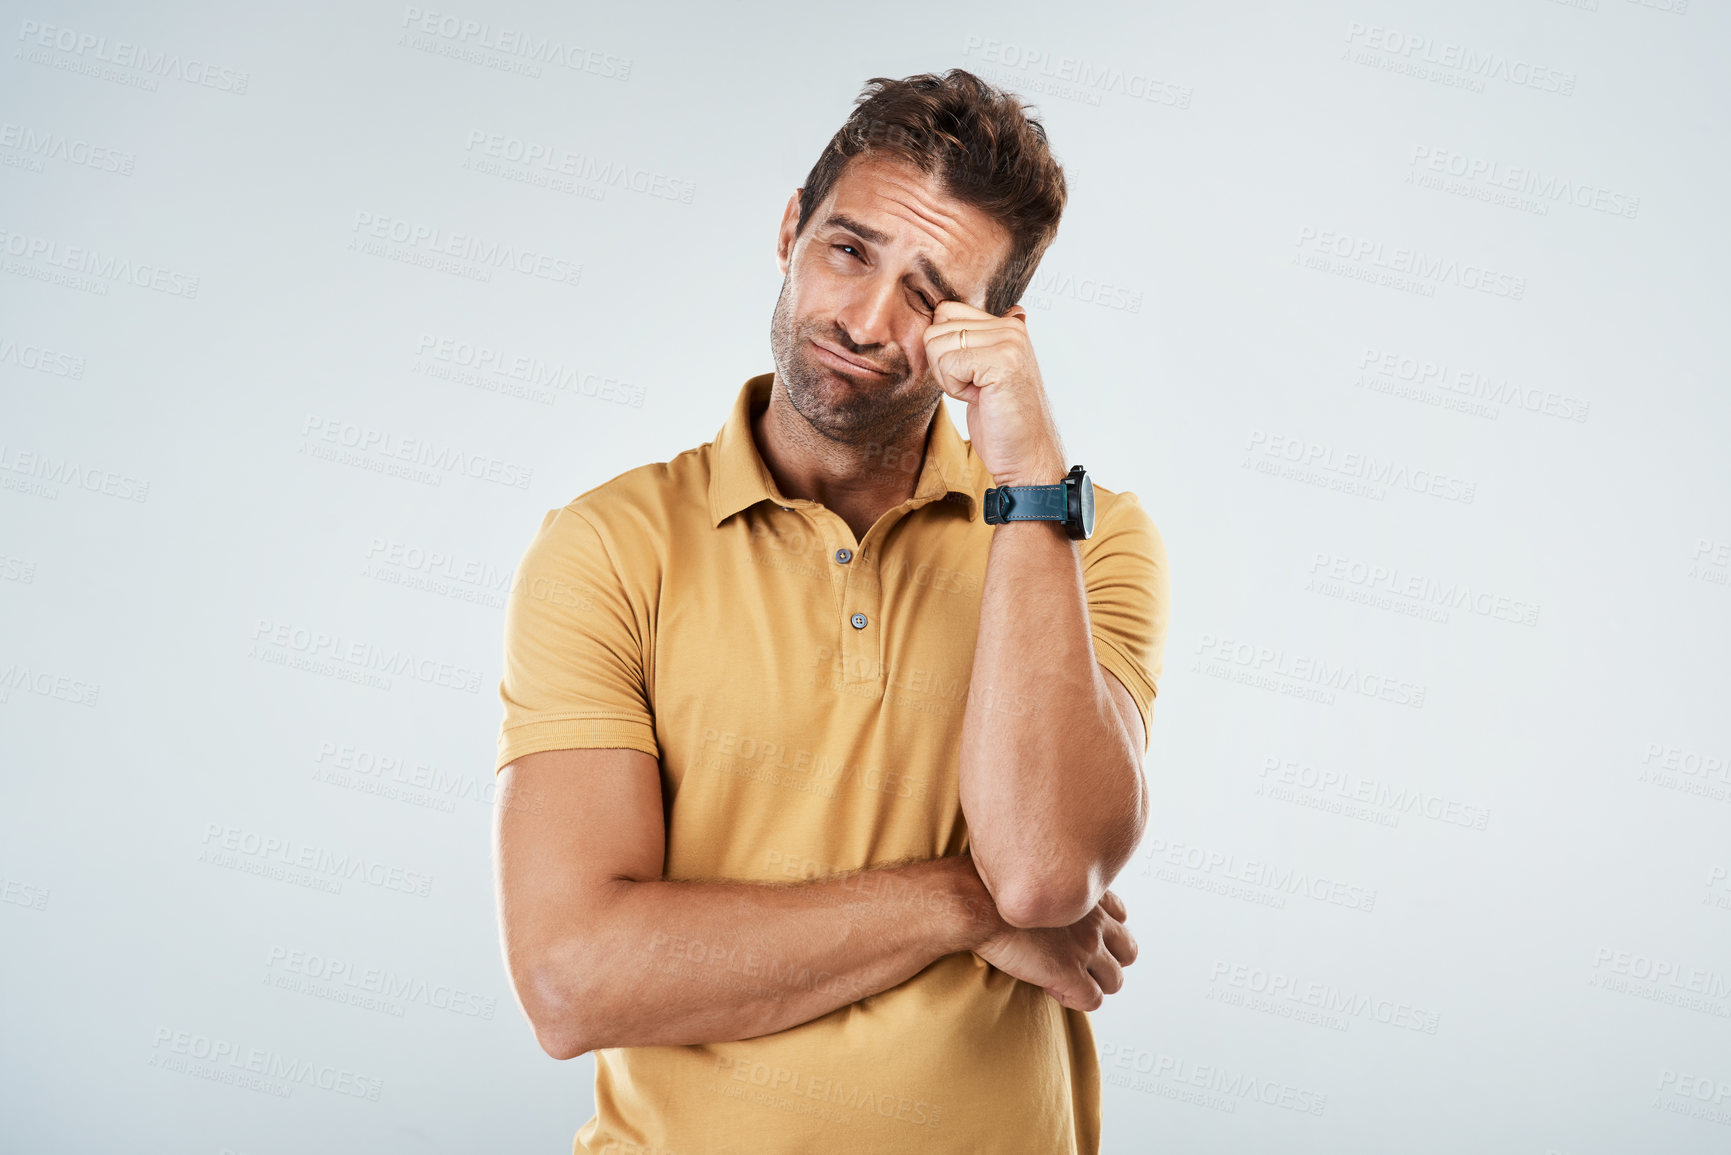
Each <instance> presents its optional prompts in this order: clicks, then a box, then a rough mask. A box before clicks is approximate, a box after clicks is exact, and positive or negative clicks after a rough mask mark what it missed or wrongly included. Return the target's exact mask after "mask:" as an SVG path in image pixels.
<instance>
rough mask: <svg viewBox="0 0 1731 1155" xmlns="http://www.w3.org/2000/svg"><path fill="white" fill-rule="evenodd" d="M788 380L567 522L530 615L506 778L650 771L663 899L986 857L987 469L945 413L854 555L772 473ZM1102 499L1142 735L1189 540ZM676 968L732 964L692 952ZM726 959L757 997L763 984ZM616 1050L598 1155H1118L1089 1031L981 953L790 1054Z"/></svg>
mask: <svg viewBox="0 0 1731 1155" xmlns="http://www.w3.org/2000/svg"><path fill="white" fill-rule="evenodd" d="M773 380H774V375H773V374H769V373H766V374H763V375H761V376H757V377H753V378H751V379H750V380H748V381H747V382H746V383H745V385H744V387H743V388H742V389H741V390H740V392H739V395H738V398H737V399H736V400H735V402H734V404H733V409H732V412H731V413H730V414H729V416H728V418H727V422H726V424H725V425H723V426H722V428H721V430H720V432H719V433H717V434H716V436H715V439H714V440H713V441H711V442H708V443H707V444H704V445H701V446H698V447H697V448H695V449H689V450H686V451H685V452H683V453H681V454H679V455H678V456H677V457H675V458H673V460H671V461H667V462H660V463H656V464H651V465H644V466H640V467H638V468H636V469H632V470H628V471H627V472H625V473H622V474H620V475H619V476H618V477H615V478H613V479H612V480H610V481H607V482H605V483H604V484H601V485H598V486H596V487H595V488H593V489H590V490H588V491H587V492H585V493H582V494H580V495H579V496H578V497H577V498H576V499H575V500H573V501H572V502H571V503H570V504H569V505H566V506H565V507H564V508H562V509H555V510H551V511H549V512H548V513H547V515H546V517H545V518H544V519H543V520H542V522H541V528H540V531H539V532H538V533H537V534H536V535H535V537H534V539H533V540H532V541H531V542H530V544H529V547H528V549H527V551H526V552H525V553H524V555H523V559H522V562H521V564H520V565H519V566H518V569H517V571H516V575H515V577H514V579H513V583H512V589H511V593H510V597H509V601H508V603H507V609H506V620H505V662H504V676H503V680H502V682H501V684H500V697H501V698H502V699H503V701H504V706H505V710H504V721H503V724H502V727H501V729H500V732H499V758H498V767H499V768H503V767H504V766H505V765H507V764H508V763H510V762H511V761H513V760H514V759H517V758H520V757H522V756H523V755H525V754H531V753H535V752H537V751H541V750H559V749H579V748H594V747H626V748H629V749H633V750H642V751H643V752H644V753H646V754H650V755H653V756H655V757H656V758H658V759H659V760H660V764H661V789H662V793H663V797H664V799H665V803H666V809H667V859H666V868H665V872H664V877H665V878H668V879H681V878H687V879H710V880H714V879H731V880H737V881H748V882H749V881H757V882H770V881H776V882H785V881H787V880H790V879H801V878H811V877H817V876H819V875H824V874H829V873H832V872H836V871H841V870H851V869H855V868H860V867H866V866H871V865H875V864H881V863H888V862H892V861H895V860H898V859H903V858H907V857H909V856H914V857H921V858H935V857H939V856H942V855H951V854H959V853H961V852H962V851H963V850H964V849H965V848H966V847H967V845H968V827H967V822H966V820H965V818H964V817H963V814H962V808H961V803H960V800H959V794H958V757H959V755H960V751H961V735H962V718H963V713H964V711H965V709H966V706H967V701H968V680H969V676H970V673H971V671H972V667H973V657H974V642H975V638H976V636H977V633H978V629H979V616H980V592H981V587H982V582H983V581H984V578H985V573H986V556H987V549H988V548H989V546H990V545H991V539H992V534H993V533H994V532H995V527H993V526H991V525H988V524H986V522H985V521H984V520H983V517H982V502H983V501H984V495H985V490H986V487H987V486H989V485H990V484H991V475H990V473H989V472H987V470H986V469H985V467H984V466H983V465H982V464H981V462H980V459H979V458H978V456H976V455H975V453H974V451H973V447H972V446H971V444H969V443H968V442H967V441H965V440H964V439H963V438H962V437H961V435H960V433H959V432H958V430H957V429H956V427H955V424H954V422H952V421H951V419H950V418H949V416H948V415H947V414H946V413H945V412H944V410H943V408H942V407H940V408H939V410H938V411H937V413H936V414H935V415H934V419H933V422H932V425H931V428H930V430H929V432H928V433H927V440H926V448H925V456H924V460H923V463H922V462H918V461H910V462H908V463H906V466H905V467H906V468H908V469H909V471H910V472H911V471H912V470H913V469H914V468H916V467H917V468H918V469H919V480H918V485H917V488H916V490H915V493H914V496H913V497H912V498H911V499H910V500H908V501H906V502H904V503H902V504H901V505H899V506H896V507H895V508H894V509H891V510H890V511H888V512H887V513H885V514H884V515H883V516H882V517H880V518H879V519H878V522H877V524H876V525H874V526H872V527H871V529H870V530H869V531H868V532H867V533H866V536H865V540H864V541H858V542H856V541H855V540H854V536H853V533H852V531H851V530H849V529H848V527H847V524H846V523H845V522H844V521H843V520H842V519H841V517H840V516H839V515H838V514H836V513H834V512H833V511H831V510H829V509H827V508H825V507H824V506H823V505H821V504H820V503H818V502H815V501H806V500H796V499H791V498H786V497H783V496H782V495H781V494H780V493H779V492H778V491H777V490H776V487H775V484H774V481H773V480H772V478H771V477H770V474H769V472H768V470H767V469H766V468H765V467H764V464H763V459H762V457H761V456H760V454H759V453H758V450H757V445H756V442H755V441H754V440H753V437H752V429H751V415H752V413H754V412H756V411H759V410H761V409H762V408H763V407H764V406H765V405H766V404H767V403H768V400H769V394H770V387H771V384H772V382H773ZM897 464H898V463H896V462H887V463H886V467H889V468H894V467H896V465H897ZM1095 502H1096V505H1095V530H1094V536H1093V537H1092V538H1091V539H1089V540H1088V541H1086V542H1083V543H1082V544H1081V556H1082V569H1083V574H1084V579H1085V584H1086V586H1087V596H1088V613H1089V620H1090V622H1091V627H1092V631H1093V637H1094V646H1095V652H1096V653H1097V655H1098V657H1099V660H1100V663H1101V665H1102V666H1104V667H1105V668H1106V669H1107V670H1109V671H1111V673H1112V674H1114V675H1116V676H1117V678H1118V680H1119V681H1121V682H1123V683H1124V685H1125V686H1126V687H1127V688H1128V689H1129V691H1130V694H1131V695H1132V697H1134V698H1135V700H1136V704H1137V706H1138V708H1139V709H1140V710H1141V711H1142V720H1143V723H1144V724H1145V725H1146V724H1147V723H1148V722H1149V721H1150V714H1151V711H1152V708H1153V703H1154V694H1155V684H1156V682H1157V681H1158V680H1159V677H1160V672H1161V661H1162V653H1163V650H1164V645H1165V637H1166V617H1167V600H1168V583H1167V571H1166V549H1165V544H1164V542H1163V541H1162V539H1161V537H1160V534H1159V532H1158V530H1156V528H1155V526H1154V523H1153V521H1152V520H1151V519H1150V518H1149V516H1148V514H1147V512H1146V511H1145V510H1144V509H1143V508H1142V505H1141V504H1140V503H1139V502H1138V501H1137V499H1136V497H1135V495H1134V494H1132V493H1128V492H1124V493H1114V492H1112V491H1110V490H1108V489H1104V488H1102V487H1100V486H1099V485H1096V486H1095ZM1010 532H1015V531H1014V530H1011V531H1010ZM1035 620H1036V619H1035V618H1033V617H1030V618H1029V619H1028V621H1029V622H1030V623H1033V622H1034V621H1035ZM1029 628H1037V625H1033V624H1030V626H1029ZM994 705H995V706H996V707H997V708H1000V709H1007V710H1014V709H1016V708H1017V704H1016V703H1014V702H999V703H994ZM657 947H658V949H663V950H667V951H670V952H678V953H680V954H681V956H682V957H708V947H707V944H699V943H692V942H687V941H685V940H684V939H683V938H681V937H680V936H678V935H671V936H670V937H669V938H668V940H667V941H665V942H662V943H659V944H657ZM699 951H703V952H705V954H704V955H702V956H699V955H698V954H697V952H699ZM724 965H725V966H730V967H733V968H734V969H736V970H738V971H739V974H738V975H736V976H732V977H733V978H735V979H737V980H738V982H739V983H740V984H741V985H747V984H749V983H751V982H753V981H755V977H754V974H753V972H752V966H753V963H752V961H751V960H749V959H740V960H737V961H728V962H726V963H725V964H724ZM721 989H725V987H720V988H718V990H721ZM594 1054H595V1114H594V1116H593V1117H592V1118H590V1119H589V1120H588V1122H586V1123H585V1124H584V1125H583V1126H582V1127H581V1129H580V1130H579V1131H578V1132H577V1136H576V1141H575V1144H574V1146H573V1150H574V1151H575V1152H579V1153H581V1152H597V1153H599V1152H613V1153H615V1155H623V1153H639V1155H643V1153H653V1155H704V1153H720V1152H727V1153H730V1155H783V1153H785V1155H814V1153H822V1155H839V1153H843V1152H849V1153H852V1152H857V1153H861V1155H864V1153H868V1152H869V1153H871V1155H884V1153H894V1152H909V1153H916V1152H917V1153H919V1155H927V1153H929V1152H939V1151H941V1152H963V1151H969V1152H972V1151H979V1152H992V1153H994V1155H1018V1153H1023V1152H1025V1153H1027V1155H1055V1153H1068V1152H1074V1153H1077V1155H1093V1153H1094V1152H1096V1151H1097V1150H1098V1149H1099V1140H1100V1068H1099V1062H1098V1058H1097V1054H1096V1050H1095V1044H1094V1036H1093V1032H1092V1030H1091V1028H1090V1025H1089V1019H1088V1015H1087V1014H1086V1013H1083V1012H1080V1011H1073V1010H1068V1009H1066V1008H1064V1007H1062V1006H1060V1005H1059V1004H1058V1003H1057V1002H1056V1001H1054V1000H1053V999H1052V998H1051V997H1050V996H1048V995H1047V994H1046V993H1045V992H1044V991H1042V990H1041V989H1040V988H1039V987H1036V986H1032V985H1030V984H1028V983H1024V982H1021V981H1020V980H1018V979H1014V978H1011V977H1010V976H1009V975H1008V974H1006V973H1004V972H1003V971H1000V970H998V969H996V968H995V967H992V966H990V965H988V964H987V963H986V962H985V961H984V960H982V959H981V958H980V957H979V956H978V955H976V954H974V953H973V952H972V951H963V952H960V953H957V954H952V955H949V956H947V957H945V958H941V959H938V960H937V961H936V962H933V963H932V964H931V965H930V966H927V967H926V968H925V969H924V970H922V971H920V972H919V973H918V974H916V975H914V976H913V977H912V978H910V979H908V980H907V981H905V982H903V983H901V984H900V985H898V986H895V987H892V988H890V989H889V990H886V991H883V992H881V993H880V994H877V995H874V996H871V997H869V998H865V999H862V1000H860V1001H858V1002H855V1003H852V1004H849V1005H847V1006H843V1007H839V1008H837V1009H836V1010H834V1011H832V1012H830V1013H829V1014H826V1015H823V1016H821V1017H819V1018H816V1019H813V1020H811V1021H810V1022H807V1023H803V1024H801V1025H799V1026H796V1027H792V1028H789V1029H787V1030H784V1031H780V1032H777V1033H775V1034H772V1035H766V1036H762V1037H759V1038H755V1039H747V1040H740V1041H730V1042H716V1043H708V1044H704V1045H699V1046H653V1047H617V1048H608V1049H601V1050H597V1051H595V1052H594Z"/></svg>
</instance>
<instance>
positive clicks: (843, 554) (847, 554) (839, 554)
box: [835, 549, 853, 565]
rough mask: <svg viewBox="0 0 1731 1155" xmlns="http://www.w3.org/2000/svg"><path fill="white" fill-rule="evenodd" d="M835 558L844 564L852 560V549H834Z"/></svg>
mask: <svg viewBox="0 0 1731 1155" xmlns="http://www.w3.org/2000/svg"><path fill="white" fill-rule="evenodd" d="M835 560H836V561H838V562H840V563H841V564H842V565H846V564H847V563H848V562H850V561H852V560H853V550H851V549H838V550H836V551H835Z"/></svg>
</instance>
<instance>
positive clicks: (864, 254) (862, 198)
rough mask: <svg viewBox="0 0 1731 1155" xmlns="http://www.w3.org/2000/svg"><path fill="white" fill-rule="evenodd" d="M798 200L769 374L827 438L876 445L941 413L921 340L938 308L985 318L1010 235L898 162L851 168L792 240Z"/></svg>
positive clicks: (785, 246)
mask: <svg viewBox="0 0 1731 1155" xmlns="http://www.w3.org/2000/svg"><path fill="white" fill-rule="evenodd" d="M799 196H800V194H799V193H797V192H796V193H795V194H794V196H793V199H791V200H790V201H789V202H788V205H787V210H786V212H785V213H784V214H783V217H782V225H781V233H780V236H779V238H778V243H777V250H776V262H777V264H778V265H779V266H780V267H781V271H782V273H783V274H784V279H783V280H782V284H781V296H780V297H778V298H777V299H776V302H775V314H774V316H773V317H772V319H771V321H770V347H771V349H772V350H773V351H774V354H775V368H776V373H777V375H778V376H779V377H780V378H781V380H782V382H783V383H784V384H785V386H786V387H787V392H788V397H789V398H790V399H791V400H792V402H793V406H794V408H795V409H796V410H797V411H798V412H799V414H800V415H801V416H802V417H804V418H805V419H806V420H807V421H808V422H810V423H811V425H812V426H813V427H814V428H815V429H817V431H818V432H820V433H822V434H823V435H824V436H826V437H828V438H830V439H831V440H834V441H841V442H846V443H848V444H852V445H865V444H870V443H873V442H878V443H882V442H884V441H885V440H887V439H888V438H891V437H894V436H896V435H898V434H899V433H900V432H901V431H902V430H904V429H905V427H906V425H907V424H908V423H909V422H912V421H917V420H919V419H920V418H921V417H922V416H924V415H927V414H929V413H930V412H931V410H932V407H933V406H934V405H935V404H937V398H938V397H939V395H940V394H941V393H942V392H943V390H942V388H941V387H940V386H939V385H938V383H937V380H936V378H935V377H933V376H932V373H931V370H930V367H929V366H928V365H927V364H926V355H925V341H924V339H923V338H924V335H925V331H926V328H927V327H928V326H929V325H931V323H932V309H933V308H934V307H935V306H936V305H937V303H938V302H939V301H943V300H956V301H962V302H964V303H966V304H969V305H972V306H974V307H975V308H981V309H983V308H984V307H985V295H986V283H987V280H988V279H989V278H990V276H991V275H992V273H993V272H994V271H995V270H996V269H997V268H998V266H999V264H1000V262H1002V260H1003V259H1004V257H1005V256H1007V255H1008V252H1009V246H1010V238H1009V233H1008V231H1007V230H1005V229H1004V228H1003V226H1001V225H999V224H998V223H997V222H996V221H994V220H992V219H991V218H990V217H988V216H986V215H985V214H984V213H983V212H981V211H980V210H978V209H976V208H973V207H972V206H969V205H964V204H962V203H960V202H959V201H956V200H955V199H953V198H951V197H949V196H947V195H945V194H943V193H942V192H940V191H939V190H938V188H937V186H936V184H935V183H934V182H933V181H932V180H930V179H929V178H927V177H926V176H924V175H923V174H922V173H920V171H919V170H918V169H916V168H913V167H912V166H911V165H908V164H907V163H905V162H903V161H899V160H894V159H878V158H867V157H855V158H854V159H853V160H852V161H851V162H849V164H848V166H847V168H846V169H845V170H844V171H843V173H842V175H841V178H840V179H839V180H837V181H836V183H835V186H834V187H833V188H832V189H831V190H830V196H829V200H828V203H826V204H823V205H819V206H818V208H817V210H816V212H814V213H813V214H812V216H811V219H810V220H809V221H807V222H806V227H805V232H804V233H802V234H800V236H799V238H798V240H797V242H796V241H795V239H794V227H795V225H796V224H797V223H798V221H799ZM874 370H875V371H874Z"/></svg>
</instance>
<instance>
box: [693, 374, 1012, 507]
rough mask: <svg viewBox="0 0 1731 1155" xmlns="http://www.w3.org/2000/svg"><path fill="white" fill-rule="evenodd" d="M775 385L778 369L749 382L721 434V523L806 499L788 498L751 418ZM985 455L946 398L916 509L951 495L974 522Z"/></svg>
mask: <svg viewBox="0 0 1731 1155" xmlns="http://www.w3.org/2000/svg"><path fill="white" fill-rule="evenodd" d="M774 384H775V374H774V373H763V374H760V375H759V376H756V377H753V378H751V379H750V380H748V381H746V383H745V385H744V387H742V388H741V389H740V391H739V396H738V397H737V398H735V399H734V402H733V409H732V411H731V412H730V413H729V414H728V416H727V423H726V424H725V425H723V426H722V427H721V431H720V432H719V433H717V434H716V435H715V443H714V446H713V448H712V450H711V458H710V472H709V513H710V519H711V521H712V522H713V524H715V525H717V526H719V525H720V524H721V523H722V522H723V521H725V520H727V518H729V517H730V516H732V515H733V514H735V513H738V512H739V511H740V510H742V509H747V508H749V507H751V506H753V505H756V504H757V503H758V502H760V501H773V502H775V503H776V504H777V505H799V504H803V503H802V502H800V501H798V500H795V499H792V498H787V497H783V496H782V494H781V492H780V491H779V490H777V489H776V487H775V479H774V478H772V477H771V476H770V474H769V467H768V466H766V465H764V463H763V455H762V454H761V453H759V452H758V448H757V441H756V439H755V438H753V437H752V433H751V418H752V415H753V414H754V413H757V412H759V411H761V410H762V409H763V408H764V407H765V406H767V405H768V404H769V395H770V390H771V389H772V388H773V387H774ZM978 464H979V458H978V457H976V456H975V455H974V451H973V446H971V445H969V444H968V443H967V442H965V441H963V440H962V435H961V434H960V433H959V432H957V430H956V425H955V422H953V421H951V420H950V417H949V414H947V413H946V412H944V405H943V402H942V400H940V401H939V402H938V410H937V412H936V413H934V414H932V423H931V425H930V426H929V427H927V430H926V447H925V460H924V462H923V463H922V465H921V466H920V478H919V482H918V484H917V485H915V487H914V495H913V499H912V500H913V508H916V509H917V508H918V507H920V506H922V505H924V504H926V502H928V501H938V500H947V501H951V502H954V503H956V504H959V505H962V506H963V507H964V508H965V509H966V510H967V516H968V520H969V521H972V520H973V519H974V515H975V513H976V511H977V510H978V507H979V501H980V495H979V494H978V492H977V491H976V490H975V481H976V478H977V477H978V476H979V472H978V469H977V466H978Z"/></svg>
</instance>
